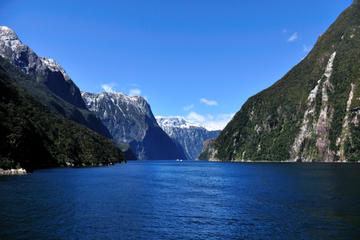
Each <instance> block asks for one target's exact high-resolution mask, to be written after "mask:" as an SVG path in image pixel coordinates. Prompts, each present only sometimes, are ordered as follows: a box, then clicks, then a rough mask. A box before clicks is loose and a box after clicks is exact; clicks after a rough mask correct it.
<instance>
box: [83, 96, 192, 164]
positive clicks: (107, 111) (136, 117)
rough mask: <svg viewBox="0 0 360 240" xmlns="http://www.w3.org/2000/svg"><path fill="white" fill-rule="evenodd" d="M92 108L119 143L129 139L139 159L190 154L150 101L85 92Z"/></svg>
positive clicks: (157, 158)
mask: <svg viewBox="0 0 360 240" xmlns="http://www.w3.org/2000/svg"><path fill="white" fill-rule="evenodd" d="M81 94H82V97H83V99H84V101H85V103H86V104H87V107H88V109H90V110H91V111H93V112H94V113H95V114H96V115H97V116H98V117H99V118H100V119H101V121H102V122H103V124H104V125H105V126H107V128H108V129H109V131H110V133H111V134H112V136H113V139H114V141H115V142H117V143H127V144H129V145H130V147H131V149H132V150H133V152H134V153H135V155H136V157H137V159H146V160H165V159H166V160H171V159H184V158H186V156H185V154H184V152H183V150H182V149H181V148H179V146H177V144H176V143H175V142H174V141H173V140H172V139H171V138H170V137H169V136H168V135H167V134H166V133H165V132H164V131H163V130H162V129H161V128H160V127H159V125H158V123H157V122H156V119H155V117H154V115H153V113H152V111H151V107H150V105H149V104H148V103H147V101H146V100H145V99H144V98H142V97H139V96H127V95H126V94H123V93H115V92H103V93H87V92H82V93H81Z"/></svg>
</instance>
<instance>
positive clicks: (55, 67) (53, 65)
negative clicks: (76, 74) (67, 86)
mask: <svg viewBox="0 0 360 240" xmlns="http://www.w3.org/2000/svg"><path fill="white" fill-rule="evenodd" d="M40 60H41V62H42V63H43V64H44V65H45V66H47V67H48V68H49V69H50V70H51V71H53V72H61V73H62V75H63V76H64V78H65V80H67V81H69V80H70V77H69V76H68V75H67V73H66V71H65V70H64V69H63V68H62V67H61V66H60V64H58V63H57V62H56V61H55V60H54V59H52V58H46V57H40Z"/></svg>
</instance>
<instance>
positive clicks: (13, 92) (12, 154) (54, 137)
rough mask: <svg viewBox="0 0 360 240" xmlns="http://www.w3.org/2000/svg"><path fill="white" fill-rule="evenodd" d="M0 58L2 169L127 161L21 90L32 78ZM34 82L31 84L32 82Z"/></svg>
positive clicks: (107, 142)
mask: <svg viewBox="0 0 360 240" xmlns="http://www.w3.org/2000/svg"><path fill="white" fill-rule="evenodd" d="M4 63H7V62H6V60H4V59H3V58H2V57H0V168H2V169H14V168H24V169H26V170H27V171H32V170H34V169H39V168H49V167H59V166H93V165H104V164H105V165H107V164H112V163H117V162H123V161H125V158H124V156H123V154H122V152H121V150H120V149H119V148H118V147H117V146H116V145H115V144H114V143H113V142H112V141H110V140H109V139H107V138H105V137H103V136H101V135H99V134H97V133H95V132H94V131H92V130H90V129H88V128H86V127H85V126H83V125H80V124H78V123H75V122H73V121H70V120H68V119H65V118H63V117H61V116H59V115H58V114H55V113H53V112H51V111H50V110H49V109H48V108H47V107H45V106H44V105H43V104H41V103H40V102H39V101H38V100H36V99H35V98H34V97H32V96H31V95H30V94H28V93H27V91H26V90H24V89H23V88H21V87H19V86H18V85H17V84H16V82H17V80H16V79H14V78H19V76H21V77H22V78H24V79H28V78H29V75H27V74H25V73H23V72H21V71H20V70H19V69H16V68H15V67H13V68H14V69H13V71H10V72H9V71H8V69H6V67H9V66H8V65H10V66H12V65H11V64H9V63H8V64H4ZM16 70H17V71H16ZM29 81H32V80H29Z"/></svg>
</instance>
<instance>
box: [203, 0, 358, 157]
mask: <svg viewBox="0 0 360 240" xmlns="http://www.w3.org/2000/svg"><path fill="white" fill-rule="evenodd" d="M358 3H359V2H358V1H354V3H353V4H351V6H350V7H348V8H347V9H346V10H345V11H344V12H342V13H341V14H340V16H339V17H338V19H337V20H336V21H335V22H334V23H333V24H332V25H331V26H330V27H329V28H328V29H327V31H326V32H325V33H324V34H322V35H320V37H319V39H318V41H317V43H316V44H315V46H314V48H313V49H312V50H311V51H310V53H309V54H308V55H307V56H306V57H305V58H304V59H303V60H302V61H301V62H300V63H299V64H297V65H296V66H295V67H294V68H292V69H291V70H290V71H289V72H288V73H287V74H286V75H285V76H284V77H283V78H282V79H280V80H279V81H277V82H276V83H274V84H273V85H272V86H271V87H269V88H267V89H265V90H263V91H261V92H260V93H258V94H256V95H254V96H252V97H250V98H249V99H248V101H246V103H245V104H244V105H243V106H242V107H241V109H240V111H239V112H238V113H237V114H236V115H235V117H234V118H233V120H232V121H231V122H230V123H229V124H228V125H227V126H226V127H225V129H224V130H223V131H222V132H221V134H220V136H219V137H218V138H217V139H216V141H215V142H214V143H213V145H212V147H210V148H208V150H207V152H204V155H208V156H209V159H212V160H222V161H248V160H252V161H262V160H267V161H301V162H313V161H322V162H334V161H342V162H343V161H355V160H356V159H357V158H359V157H360V155H359V150H360V149H358V147H357V146H359V136H358V134H359V131H358V130H359V129H358V117H359V112H358V111H356V109H358V107H359V98H358V97H359V95H360V86H359V83H358V80H356V79H357V78H358V76H360V71H359V69H360V62H359V60H358V59H359V55H360V49H359V47H358V46H360V45H359V42H360V38H359V35H360V5H359V4H358Z"/></svg>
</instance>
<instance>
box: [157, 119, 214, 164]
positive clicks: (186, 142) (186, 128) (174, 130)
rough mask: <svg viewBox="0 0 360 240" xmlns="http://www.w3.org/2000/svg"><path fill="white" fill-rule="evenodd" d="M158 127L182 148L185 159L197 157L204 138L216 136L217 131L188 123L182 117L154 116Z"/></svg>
mask: <svg viewBox="0 0 360 240" xmlns="http://www.w3.org/2000/svg"><path fill="white" fill-rule="evenodd" d="M156 120H157V122H158V124H159V125H160V127H161V128H162V129H163V130H164V131H165V132H166V133H167V134H168V135H169V136H170V137H171V138H172V139H173V140H174V141H176V142H178V143H179V144H180V146H181V147H182V148H183V149H184V152H185V154H186V158H187V159H197V158H198V157H199V155H200V153H201V150H202V148H203V143H204V141H205V140H208V139H212V138H216V137H217V136H219V134H220V130H218V131H209V130H207V129H206V128H205V127H203V126H201V125H198V124H194V123H190V122H189V121H186V120H185V119H184V118H183V117H159V116H158V117H156Z"/></svg>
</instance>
